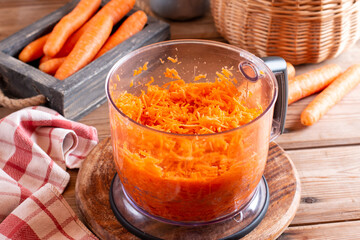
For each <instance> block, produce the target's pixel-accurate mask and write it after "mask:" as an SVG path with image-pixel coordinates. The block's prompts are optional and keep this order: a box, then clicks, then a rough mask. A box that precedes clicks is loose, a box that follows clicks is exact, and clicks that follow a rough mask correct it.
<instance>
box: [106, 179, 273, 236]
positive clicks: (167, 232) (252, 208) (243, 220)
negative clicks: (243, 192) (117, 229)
mask: <svg viewBox="0 0 360 240" xmlns="http://www.w3.org/2000/svg"><path fill="white" fill-rule="evenodd" d="M269 201H270V196H269V188H268V185H267V182H266V180H265V177H262V179H261V180H260V183H259V184H258V186H257V187H256V189H255V192H254V195H253V197H252V199H251V200H250V201H249V202H248V203H247V204H246V205H245V206H244V207H243V208H242V209H240V210H239V211H238V212H236V213H234V214H231V215H230V216H227V217H226V218H223V219H219V220H217V221H213V222H209V223H206V224H201V225H199V224H192V223H186V224H182V223H181V224H180V225H177V224H173V223H170V222H168V221H166V220H163V219H159V218H156V217H154V216H152V215H150V214H149V213H146V212H145V211H143V210H142V209H140V208H138V207H137V206H136V205H135V204H134V203H133V202H132V201H131V199H129V197H128V196H127V194H126V192H125V191H124V189H123V186H122V184H121V181H120V179H119V177H118V175H117V174H115V176H114V178H113V180H112V182H111V187H110V205H111V209H112V210H113V212H114V214H115V216H116V218H117V219H118V221H119V222H120V223H121V224H122V225H123V226H124V227H125V228H126V229H127V230H128V231H129V232H131V233H132V234H134V235H135V236H137V237H139V238H141V239H194V240H195V239H196V240H197V239H239V238H242V237H244V236H245V235H246V234H248V233H249V232H251V231H252V230H253V229H254V228H255V227H256V226H257V225H259V223H260V222H261V220H262V219H263V218H264V216H265V213H266V211H267V209H268V206H269Z"/></svg>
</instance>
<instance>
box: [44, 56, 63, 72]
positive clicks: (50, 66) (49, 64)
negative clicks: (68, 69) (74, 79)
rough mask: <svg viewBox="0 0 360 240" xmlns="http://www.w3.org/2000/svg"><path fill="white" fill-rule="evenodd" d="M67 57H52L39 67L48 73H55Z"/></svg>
mask: <svg viewBox="0 0 360 240" xmlns="http://www.w3.org/2000/svg"><path fill="white" fill-rule="evenodd" d="M65 58H66V57H60V58H51V59H49V60H47V61H45V62H43V63H40V65H39V69H40V70H41V71H43V72H45V73H47V74H50V75H54V74H55V72H56V71H57V70H58V68H59V67H60V65H61V64H62V63H63V62H64V61H65Z"/></svg>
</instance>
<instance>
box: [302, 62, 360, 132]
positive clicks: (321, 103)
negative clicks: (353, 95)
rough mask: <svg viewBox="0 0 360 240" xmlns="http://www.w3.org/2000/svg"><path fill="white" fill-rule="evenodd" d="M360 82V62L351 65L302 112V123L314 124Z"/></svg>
mask: <svg viewBox="0 0 360 240" xmlns="http://www.w3.org/2000/svg"><path fill="white" fill-rule="evenodd" d="M359 83H360V64H355V65H353V66H351V67H349V68H348V69H347V70H346V71H345V72H344V73H343V74H341V75H340V76H338V77H337V78H336V79H335V81H334V82H332V83H331V84H330V85H329V86H328V87H327V88H325V89H324V91H322V92H321V93H319V95H317V96H316V97H315V99H314V100H313V101H312V102H311V103H310V104H309V105H308V106H307V107H306V108H305V110H304V111H303V112H302V113H301V118H300V119H301V123H302V124H303V125H306V126H310V125H313V124H314V123H316V122H317V121H319V119H320V118H321V117H322V116H323V115H324V114H325V113H327V112H328V111H329V110H330V108H332V107H333V106H334V105H335V104H337V103H338V102H339V101H340V100H341V99H342V98H343V97H344V96H345V95H346V94H347V93H349V92H350V91H351V90H352V89H353V88H355V86H356V85H358V84H359Z"/></svg>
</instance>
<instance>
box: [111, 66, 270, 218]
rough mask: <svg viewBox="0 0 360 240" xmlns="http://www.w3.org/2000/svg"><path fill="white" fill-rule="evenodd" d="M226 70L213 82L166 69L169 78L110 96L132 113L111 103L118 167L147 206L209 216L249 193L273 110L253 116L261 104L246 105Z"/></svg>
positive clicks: (177, 214)
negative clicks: (134, 91)
mask: <svg viewBox="0 0 360 240" xmlns="http://www.w3.org/2000/svg"><path fill="white" fill-rule="evenodd" d="M225 72H226V71H224V70H223V71H222V72H221V73H219V75H218V76H219V77H217V79H216V80H215V81H214V82H190V83H186V82H185V81H184V80H182V79H181V77H180V75H179V73H178V72H177V71H176V70H175V69H167V70H166V72H165V76H166V77H167V78H170V80H171V81H170V82H168V83H166V84H164V85H163V86H157V85H151V84H148V85H147V90H146V91H142V92H141V94H139V95H138V96H135V95H133V94H130V93H128V92H123V93H121V94H120V95H118V97H116V98H115V99H113V100H114V102H115V105H116V106H117V108H118V109H120V110H121V111H122V112H123V113H124V114H125V115H126V116H128V117H129V118H131V119H132V120H130V119H129V118H127V117H125V116H124V115H122V114H119V112H118V110H117V109H115V108H114V107H110V116H111V117H110V121H111V127H112V128H111V132H112V137H113V139H114V140H113V147H114V159H115V163H116V168H117V171H118V173H119V177H120V179H121V182H122V183H123V186H124V189H125V190H126V192H127V194H128V195H129V197H130V198H131V199H132V200H133V201H134V202H135V203H136V204H137V205H138V206H139V207H140V208H142V209H143V210H145V211H147V212H148V213H150V214H152V215H154V216H158V217H162V218H165V219H169V220H173V221H182V222H188V221H211V220H214V219H218V218H220V217H223V216H226V215H229V214H232V213H234V212H236V211H237V210H239V209H240V208H241V207H242V206H244V204H246V203H247V202H248V201H249V199H250V198H251V197H252V194H253V193H254V190H255V188H256V186H257V185H258V183H259V181H260V179H261V176H262V173H263V171H264V168H265V163H266V159H267V151H268V147H269V138H270V128H271V126H270V124H269V123H270V122H271V121H270V119H272V114H271V113H269V112H270V111H268V112H267V113H264V114H263V115H262V117H261V118H258V119H256V121H253V120H254V119H255V118H257V117H258V116H259V115H260V114H262V113H263V107H264V106H260V105H259V104H257V103H255V104H250V105H249V104H248V101H250V100H249V99H247V98H246V96H247V95H246V94H245V90H246V89H237V88H236V86H235V85H234V83H233V82H234V81H233V79H231V77H232V75H231V74H228V75H227V74H226V73H225ZM224 73H225V74H224ZM227 76H229V77H227ZM251 101H252V100H251ZM249 106H257V107H249ZM265 107H266V106H265ZM134 121H136V122H137V123H135V122H134ZM251 121H253V122H252V124H251V125H246V126H243V125H244V124H247V123H249V122H251ZM145 126H147V127H145ZM241 126H243V127H242V128H239V127H241ZM234 128H237V129H234ZM231 129H233V130H231ZM230 130H231V131H230ZM184 134H185V135H184Z"/></svg>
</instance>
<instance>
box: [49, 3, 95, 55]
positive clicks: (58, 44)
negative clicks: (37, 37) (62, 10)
mask: <svg viewBox="0 0 360 240" xmlns="http://www.w3.org/2000/svg"><path fill="white" fill-rule="evenodd" d="M100 3H101V0H81V1H80V2H79V3H78V4H77V5H76V7H75V8H74V9H73V10H72V11H71V12H70V13H69V14H67V15H66V16H64V17H63V18H62V19H61V20H60V21H59V22H58V23H57V24H56V25H55V27H54V29H53V31H52V32H51V34H50V36H49V39H48V40H47V41H46V43H45V46H44V53H45V55H49V56H50V57H54V56H55V55H56V54H57V53H58V52H59V51H60V49H61V48H62V46H63V45H64V43H65V42H66V40H67V39H68V38H69V36H70V35H71V34H73V33H74V32H75V31H76V30H77V29H79V28H80V27H81V26H82V25H83V24H84V23H85V22H86V21H87V20H88V19H89V18H90V17H91V16H92V15H93V14H94V13H95V11H96V10H97V9H98V8H99V6H100Z"/></svg>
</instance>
